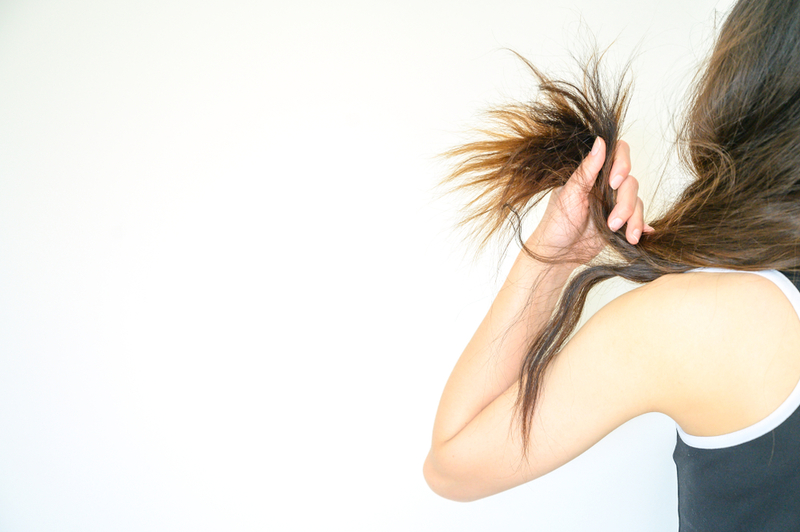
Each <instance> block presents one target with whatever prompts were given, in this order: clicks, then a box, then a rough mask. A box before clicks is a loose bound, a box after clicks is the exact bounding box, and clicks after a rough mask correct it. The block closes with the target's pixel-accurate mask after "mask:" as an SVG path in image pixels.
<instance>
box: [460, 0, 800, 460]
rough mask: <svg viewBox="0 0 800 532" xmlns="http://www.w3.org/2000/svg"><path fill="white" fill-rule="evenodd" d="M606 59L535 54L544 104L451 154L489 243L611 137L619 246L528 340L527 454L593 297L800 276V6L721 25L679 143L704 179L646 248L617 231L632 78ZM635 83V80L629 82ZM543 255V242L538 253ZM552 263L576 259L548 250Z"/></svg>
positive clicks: (765, 0)
mask: <svg viewBox="0 0 800 532" xmlns="http://www.w3.org/2000/svg"><path fill="white" fill-rule="evenodd" d="M601 59H602V55H600V54H594V55H592V56H591V57H590V58H589V59H588V60H586V61H584V62H583V63H581V72H580V76H579V78H578V79H579V81H578V82H570V81H564V80H557V79H552V78H550V77H548V76H547V75H545V74H544V73H543V72H541V71H540V70H539V69H537V68H536V67H535V66H534V65H532V64H531V63H530V62H528V61H526V60H524V59H523V61H525V63H526V64H527V66H528V67H529V68H530V70H531V72H532V73H533V75H534V77H535V78H536V80H537V82H538V88H539V94H538V98H537V99H536V100H535V101H533V102H530V103H527V104H514V105H509V106H506V107H503V108H499V109H495V110H493V111H490V117H491V118H492V119H493V121H492V124H493V126H492V127H491V128H490V129H487V130H484V131H483V135H484V138H483V139H482V140H477V141H475V142H472V143H469V144H466V145H464V146H461V147H457V148H455V149H452V150H451V151H449V152H448V153H447V155H449V156H451V157H453V158H454V160H455V161H456V164H455V166H454V170H453V172H452V173H451V174H450V175H449V176H447V177H446V178H445V180H444V182H445V183H447V184H450V185H452V186H454V188H455V189H458V190H465V191H468V192H471V193H472V198H473V200H472V201H471V202H470V203H469V205H468V206H467V209H466V211H465V215H464V217H463V222H464V223H465V224H467V225H469V226H470V227H472V228H473V230H474V235H475V237H476V239H477V241H478V244H479V245H480V246H483V245H485V244H486V243H487V242H488V241H489V240H490V239H491V238H492V237H493V236H496V235H498V234H502V233H503V232H504V230H505V229H511V230H512V231H513V232H516V235H515V236H516V238H517V239H518V240H519V241H520V242H524V239H523V237H522V235H521V234H520V231H521V227H522V224H521V223H520V220H521V219H523V218H524V216H525V215H526V214H527V213H528V212H529V211H530V209H531V207H532V206H533V205H534V204H535V203H536V202H537V201H539V200H541V199H542V197H543V195H544V194H545V193H546V192H548V191H550V190H552V189H554V188H556V187H559V186H562V185H564V184H565V183H566V181H567V179H569V177H570V175H572V173H573V172H574V171H575V170H576V169H577V168H578V165H579V164H580V162H581V161H582V160H583V158H585V157H586V156H587V155H588V153H589V151H590V150H591V147H592V143H593V142H594V139H595V137H598V136H599V137H602V138H603V139H604V140H605V142H606V146H607V149H606V162H605V165H604V166H603V169H602V170H601V172H600V175H599V176H598V179H597V181H596V183H595V185H594V187H593V189H592V190H591V191H590V200H589V201H590V216H591V219H592V223H593V224H594V226H595V227H596V228H597V229H598V231H599V233H600V236H601V238H603V239H604V241H605V242H606V244H607V246H608V247H609V248H610V251H611V252H612V253H609V254H601V255H600V256H599V257H598V258H597V259H595V260H594V261H592V262H591V263H590V264H588V265H587V266H586V267H585V268H583V269H581V270H579V271H578V273H576V274H575V275H574V276H573V277H572V278H571V280H570V281H569V283H568V284H567V286H566V287H565V289H564V291H563V293H562V295H561V298H560V300H559V303H558V305H557V307H556V309H555V310H554V312H553V315H552V316H551V318H550V320H549V322H548V323H547V324H546V325H545V326H544V328H543V329H542V330H541V331H539V332H538V334H537V335H536V337H535V338H534V340H533V342H532V343H531V345H530V346H529V348H528V351H527V354H526V356H525V359H524V362H523V364H522V370H521V374H520V388H519V390H520V391H519V396H518V398H517V403H516V407H517V415H518V419H519V424H520V429H521V434H522V439H523V445H524V448H525V449H527V446H528V441H529V432H530V427H531V420H532V417H533V413H534V410H535V407H536V402H537V399H538V396H539V392H540V390H541V384H542V378H543V375H544V372H545V370H546V369H547V367H548V365H549V364H550V362H551V361H552V360H553V359H554V357H556V356H557V354H558V352H559V351H560V350H561V348H562V347H563V346H564V344H565V342H566V341H567V340H568V339H569V337H570V335H571V334H572V332H573V331H574V329H575V327H576V326H577V324H578V322H579V320H580V317H581V313H582V311H583V307H584V303H585V301H586V297H587V295H588V293H589V291H590V290H591V289H592V288H593V287H594V286H595V285H597V284H598V283H599V282H601V281H604V280H606V279H609V278H612V277H616V276H618V277H622V278H624V279H627V280H629V281H633V282H637V283H647V282H650V281H653V280H655V279H657V278H659V277H661V276H662V275H665V274H670V273H680V272H685V271H687V270H689V269H692V268H695V267H702V266H719V267H723V268H730V269H735V270H748V271H754V270H763V269H770V268H774V269H780V270H800V0H740V1H739V2H738V3H737V4H736V5H735V6H734V7H733V8H732V10H731V12H730V13H729V15H728V17H727V18H726V20H725V22H724V23H723V24H722V27H721V28H720V32H719V35H718V36H717V39H716V42H715V45H714V48H713V50H712V52H711V54H710V56H709V57H708V58H707V59H706V60H705V62H704V64H703V69H702V71H701V72H700V73H699V75H698V76H697V77H696V81H695V84H694V85H693V87H692V90H691V92H690V97H689V102H688V107H687V112H686V113H684V120H683V122H682V124H681V127H680V128H679V133H678V139H677V141H678V142H677V143H676V146H677V148H678V156H679V160H680V162H681V163H682V165H683V166H684V167H685V170H686V171H687V173H688V174H689V175H690V176H691V178H692V180H691V182H690V183H689V185H688V186H687V187H686V189H685V190H684V191H683V193H682V194H681V195H680V197H679V198H678V199H677V201H675V203H674V204H673V205H671V206H670V207H669V208H668V209H667V210H666V212H665V213H664V214H663V215H662V216H661V217H660V218H658V219H656V220H651V221H648V223H649V224H650V225H651V226H652V227H653V228H654V232H652V233H643V234H642V236H641V240H640V242H639V243H638V244H637V245H631V244H629V243H628V242H627V240H626V239H625V236H624V228H623V229H621V230H620V231H619V232H612V231H611V230H610V229H609V228H608V226H607V225H606V219H607V218H608V216H609V214H610V213H611V210H612V208H613V207H614V205H615V192H614V191H613V190H611V188H610V187H609V185H608V181H609V178H610V176H609V172H610V170H611V164H612V157H613V153H614V150H615V148H616V144H617V141H618V140H619V134H620V131H621V128H622V124H623V120H624V118H625V113H626V110H627V104H628V100H629V96H630V85H629V84H627V83H625V82H623V81H618V82H617V83H608V82H607V80H606V79H605V77H604V76H603V73H602V68H601ZM622 77H624V75H623V76H622ZM528 252H529V253H532V251H531V250H528ZM537 258H539V259H540V260H544V261H545V262H551V263H552V262H557V261H559V260H565V259H563V258H559V257H549V258H547V257H537Z"/></svg>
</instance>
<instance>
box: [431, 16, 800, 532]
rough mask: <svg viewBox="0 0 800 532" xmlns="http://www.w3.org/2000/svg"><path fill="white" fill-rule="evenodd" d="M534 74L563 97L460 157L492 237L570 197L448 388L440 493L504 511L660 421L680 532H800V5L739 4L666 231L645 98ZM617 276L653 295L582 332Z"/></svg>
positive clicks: (706, 82) (440, 417)
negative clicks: (630, 108) (624, 125)
mask: <svg viewBox="0 0 800 532" xmlns="http://www.w3.org/2000/svg"><path fill="white" fill-rule="evenodd" d="M529 66H530V65H529ZM531 69H532V70H533V71H534V73H535V74H536V75H537V76H538V77H539V79H540V82H541V83H540V88H541V91H542V94H543V95H544V98H543V99H542V100H540V101H538V102H535V103H533V104H530V105H527V106H516V107H508V108H505V109H501V110H499V111H495V112H494V116H495V118H497V119H499V123H498V127H497V128H496V129H495V130H494V132H492V133H491V137H490V138H488V139H487V140H484V141H481V142H476V143H473V144H469V145H467V146H464V147H461V148H458V149H456V150H453V152H452V153H451V154H452V155H456V156H460V157H462V159H461V164H460V165H459V166H458V167H457V168H456V170H455V171H454V173H453V175H452V176H450V179H451V180H453V181H454V182H457V183H458V184H459V185H458V186H459V187H460V188H465V189H467V190H473V191H475V192H476V193H477V196H476V198H475V201H473V203H472V206H473V208H474V210H473V212H472V213H471V215H470V216H468V217H467V220H468V221H478V222H483V225H482V228H483V229H482V231H483V232H482V233H480V234H481V235H483V237H484V239H483V242H485V241H486V239H488V238H489V237H490V236H492V235H493V234H495V233H497V232H498V231H500V230H502V229H503V228H505V227H509V226H510V227H511V228H513V229H515V230H516V234H517V236H518V237H519V231H520V229H519V228H520V224H519V218H520V217H521V216H524V214H525V213H526V212H527V209H529V208H530V203H531V201H532V199H533V200H535V199H536V198H540V197H541V195H542V194H543V193H544V192H547V191H550V190H552V192H553V193H552V194H551V196H550V201H549V203H548V205H547V209H546V211H545V213H544V215H543V218H542V220H541V223H540V224H539V225H538V227H537V228H536V230H535V231H534V232H533V234H532V235H531V236H530V237H529V238H527V239H526V240H525V242H524V244H525V245H524V246H523V252H522V253H520V255H519V256H518V257H517V260H516V262H515V263H514V266H513V268H512V269H511V272H510V273H509V275H508V278H507V279H506V281H505V283H504V284H503V286H502V288H501V289H500V291H499V293H498V295H497V298H496V299H495V301H494V302H493V304H492V306H491V308H490V309H489V312H488V313H487V315H486V317H485V319H484V320H483V322H482V323H481V325H480V326H479V328H478V330H477V331H476V332H475V335H474V336H473V338H472V340H471V341H470V342H469V344H468V345H467V347H466V349H465V350H464V353H463V354H462V356H461V358H460V359H459V361H458V363H457V364H456V366H455V368H454V370H453V372H452V374H451V376H450V378H449V380H448V382H447V384H446V386H445V389H444V393H443V395H442V398H441V402H440V404H439V409H438V411H437V415H436V420H435V424H434V430H433V439H432V446H431V450H430V453H429V454H428V457H427V459H426V461H425V465H424V475H425V478H426V480H427V482H428V483H429V485H430V486H431V488H432V489H433V490H434V491H435V492H436V493H438V494H440V495H442V496H444V497H447V498H450V499H453V500H460V501H470V500H475V499H479V498H482V497H486V496H489V495H492V494H495V493H498V492H500V491H503V490H506V489H509V488H511V487H514V486H517V485H519V484H522V483H525V482H528V481H530V480H532V479H535V478H537V477H539V476H542V475H544V474H546V473H548V472H550V471H552V470H554V469H556V468H557V467H559V466H561V465H563V464H564V463H566V462H568V461H570V460H572V459H573V458H575V457H576V456H578V455H579V454H581V453H582V452H584V451H585V450H586V449H588V448H589V447H591V446H592V445H594V444H595V443H596V442H598V441H599V440H600V439H601V438H603V437H604V436H605V435H607V434H608V433H609V432H611V431H612V430H614V429H615V428H616V427H618V426H620V425H621V424H623V423H625V422H626V421H628V420H630V419H632V418H634V417H636V416H639V415H640V414H644V413H647V412H662V413H665V414H667V415H669V416H670V417H672V418H673V419H674V420H675V421H676V423H677V425H678V433H679V434H678V436H679V437H678V440H677V444H676V447H675V453H674V458H675V462H676V465H677V472H678V486H679V494H678V497H679V517H680V528H681V530H682V531H690V530H698V531H700V530H702V531H706V532H707V531H728V530H748V531H749V530H800V409H799V408H798V406H799V405H800V384H799V382H800V319H798V313H800V290H798V287H800V281H798V280H797V279H795V277H794V275H793V274H792V271H797V270H800V0H746V1H740V2H738V3H737V4H736V5H735V6H734V7H733V8H732V10H731V12H730V14H729V15H728V17H727V19H726V21H725V23H724V24H723V26H722V28H721V30H720V34H719V37H718V39H717V42H716V44H715V47H714V50H713V52H712V54H711V56H710V57H709V59H708V62H707V65H706V67H705V70H704V71H703V73H702V75H701V76H700V77H699V79H698V80H697V83H696V85H695V90H694V93H693V94H692V99H691V105H690V107H689V112H688V114H687V115H686V120H685V125H684V128H683V129H682V131H681V135H680V139H679V140H680V142H679V146H680V147H681V148H682V149H683V151H682V155H683V160H684V162H685V163H686V166H687V168H688V170H689V171H690V172H691V173H692V174H693V177H694V180H693V181H692V183H691V184H690V185H689V186H688V187H687V188H686V190H685V191H684V193H683V194H682V196H681V197H680V198H679V199H678V201H677V202H676V203H675V204H674V205H673V206H672V207H671V208H670V209H669V210H668V211H667V212H666V213H665V214H664V215H663V216H662V217H660V218H659V219H657V220H655V221H653V222H652V227H651V226H650V225H647V224H645V223H644V219H643V205H642V201H641V200H640V199H639V198H638V197H637V194H638V183H637V181H636V179H635V178H634V177H633V176H631V175H629V172H630V166H631V165H630V154H629V147H628V145H627V144H626V143H625V142H623V141H621V140H618V132H619V130H620V127H621V122H622V117H623V116H624V111H625V108H626V102H627V95H628V92H627V87H622V86H621V85H618V86H617V87H616V90H615V91H614V92H613V93H612V95H613V97H611V98H609V97H607V95H606V94H605V93H604V90H603V84H602V83H601V82H600V76H599V70H598V60H597V59H593V60H592V61H590V62H589V63H588V64H587V65H586V66H585V67H584V74H585V76H584V79H585V84H584V86H583V88H579V87H577V86H575V85H572V84H568V83H565V82H560V81H553V80H549V79H547V78H546V77H545V76H544V75H543V74H541V73H540V72H539V71H538V70H536V69H535V68H534V67H532V66H531ZM604 248H607V249H609V250H610V252H611V253H608V254H599V253H600V251H601V250H603V249H604ZM614 276H621V277H623V278H626V279H628V280H633V281H636V282H639V283H643V284H642V286H640V287H638V288H636V289H634V290H632V291H630V292H628V293H626V294H624V295H623V296H621V297H619V298H617V299H616V300H614V301H613V302H611V303H610V304H608V305H607V306H606V307H604V308H603V309H601V310H600V311H599V312H597V313H596V314H595V315H594V316H593V317H592V318H591V319H589V320H588V321H587V322H586V324H585V325H584V326H583V327H581V328H580V330H578V331H577V332H576V333H575V334H574V336H571V333H573V332H574V329H575V327H576V324H577V322H578V319H579V318H580V313H581V310H582V308H583V303H584V300H585V297H586V294H587V293H588V291H589V290H590V289H591V287H592V286H594V285H595V284H597V283H598V282H600V281H602V280H605V279H608V278H610V277H614ZM793 280H794V284H793Z"/></svg>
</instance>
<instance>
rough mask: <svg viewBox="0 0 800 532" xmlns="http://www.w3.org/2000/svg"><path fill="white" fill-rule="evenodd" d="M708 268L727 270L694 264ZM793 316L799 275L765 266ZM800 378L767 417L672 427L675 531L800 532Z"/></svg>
mask: <svg viewBox="0 0 800 532" xmlns="http://www.w3.org/2000/svg"><path fill="white" fill-rule="evenodd" d="M701 270H709V271H732V270H721V269H718V268H701ZM753 273H756V274H759V275H761V276H763V277H767V278H768V279H770V280H772V281H773V282H774V283H775V284H776V285H777V286H778V288H780V289H781V291H783V293H784V294H786V297H787V298H788V299H789V301H790V302H791V303H792V306H793V307H794V309H795V312H797V313H798V316H800V276H798V275H797V274H793V273H789V272H786V273H784V272H778V271H776V270H766V271H761V272H753ZM798 407H800V383H798V385H797V386H796V387H795V388H794V391H792V393H791V394H790V395H789V397H788V398H787V399H786V400H785V401H784V402H783V403H782V404H781V405H780V406H779V407H778V408H777V409H776V410H775V411H774V412H772V413H771V414H770V415H769V416H767V417H766V418H764V419H762V420H761V421H759V422H758V423H755V424H754V425H751V426H749V427H746V428H744V429H742V430H738V431H736V432H732V433H730V434H723V435H721V436H710V437H699V436H692V435H690V434H687V433H685V432H684V431H683V430H682V429H681V428H680V427H678V439H677V442H676V444H675V451H674V453H673V455H672V456H673V459H674V460H675V465H676V467H677V472H678V515H679V522H680V532H734V531H736V532H740V531H741V532H745V531H746V532H779V531H780V532H787V531H800V408H798Z"/></svg>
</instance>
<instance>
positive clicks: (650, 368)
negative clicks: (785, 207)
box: [586, 271, 800, 431]
mask: <svg viewBox="0 0 800 532" xmlns="http://www.w3.org/2000/svg"><path fill="white" fill-rule="evenodd" d="M778 275H780V274H778ZM586 326H587V328H588V329H589V330H588V331H587V333H588V334H590V335H591V336H595V335H597V334H610V333H609V332H608V331H609V330H618V331H622V330H625V331H626V332H625V333H624V334H625V341H618V342H617V345H618V346H619V349H620V350H622V351H623V352H624V353H625V358H626V360H633V361H635V364H636V366H637V368H638V373H639V375H641V378H642V379H643V380H644V383H643V385H644V386H646V387H648V388H649V389H650V390H651V393H652V394H653V396H652V397H651V399H652V402H653V410H657V411H660V412H663V413H666V414H667V415H670V416H671V417H673V418H674V419H676V420H677V421H678V422H679V423H680V424H681V426H684V429H686V428H687V426H689V427H691V426H695V427H700V428H701V429H702V428H703V427H706V426H708V423H707V419H706V414H708V417H710V416H712V415H716V416H717V417H718V418H719V419H720V420H721V421H720V426H719V427H717V428H719V429H720V430H722V426H723V425H725V424H726V423H727V425H725V426H726V427H727V426H729V427H736V426H737V425H738V424H742V423H744V421H743V420H744V419H745V418H748V416H749V417H750V418H756V419H757V418H758V416H759V415H760V414H759V412H764V411H766V412H769V408H770V405H771V404H773V403H776V401H777V403H776V404H779V402H780V397H781V396H782V395H783V394H784V392H785V391H786V390H785V389H786V388H787V387H789V388H788V389H789V390H791V387H793V384H794V383H795V382H796V381H797V374H796V373H797V372H798V371H800V357H798V356H797V355H796V353H800V319H798V316H797V313H796V312H795V310H794V308H793V307H792V304H791V302H790V301H789V299H787V296H786V294H784V292H783V291H782V290H781V289H780V288H779V287H778V286H777V285H776V284H775V283H774V282H773V281H771V280H770V279H767V278H765V277H763V276H761V275H758V274H753V273H747V272H714V271H699V272H689V273H683V274H671V275H665V276H663V277H661V278H659V279H657V280H655V281H653V282H651V283H648V284H646V285H643V286H641V287H638V288H636V289H634V290H631V291H630V292H627V293H625V294H623V295H622V296H620V297H618V298H617V299H615V300H614V301H612V302H611V303H609V304H608V305H606V306H605V307H604V308H603V309H601V310H600V311H598V312H597V314H595V316H593V317H592V319H590V320H589V321H588V322H587V324H586ZM592 331H593V332H592ZM600 331H606V332H605V333H603V332H600ZM787 372H788V373H787ZM756 375H757V376H758V379H756V378H755V377H754V376H756ZM736 389H738V390H739V392H738V398H737V397H734V394H732V393H731V390H736ZM765 390H767V392H766V395H765ZM786 393H788V392H786ZM756 398H757V399H756ZM736 401H741V404H740V405H738V406H739V407H741V408H744V407H745V405H746V406H747V408H750V409H751V410H752V411H751V412H749V413H747V412H740V413H741V415H742V416H743V417H742V418H741V419H739V418H736V419H734V418H735V417H736V416H733V417H731V416H728V418H727V421H725V419H726V418H725V416H721V417H720V412H719V410H720V408H721V406H720V405H734V404H735V403H736ZM758 401H760V402H761V406H760V407H755V406H753V405H754V404H755V402H758ZM731 408H733V407H731ZM759 409H760V410H759ZM740 410H741V409H740ZM756 410H758V411H756ZM731 411H733V410H731ZM731 415H732V414H731ZM702 430H705V429H702ZM702 430H701V431H702ZM711 430H712V431H713V430H716V429H711Z"/></svg>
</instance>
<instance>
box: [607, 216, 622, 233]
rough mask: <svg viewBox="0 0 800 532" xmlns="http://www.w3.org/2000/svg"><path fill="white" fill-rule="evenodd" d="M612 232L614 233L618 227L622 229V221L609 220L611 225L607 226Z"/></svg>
mask: <svg viewBox="0 0 800 532" xmlns="http://www.w3.org/2000/svg"><path fill="white" fill-rule="evenodd" d="M608 226H609V227H610V228H611V230H612V231H616V230H617V229H619V228H620V227H622V220H621V219H619V218H614V219H613V220H611V223H609V224H608Z"/></svg>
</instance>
